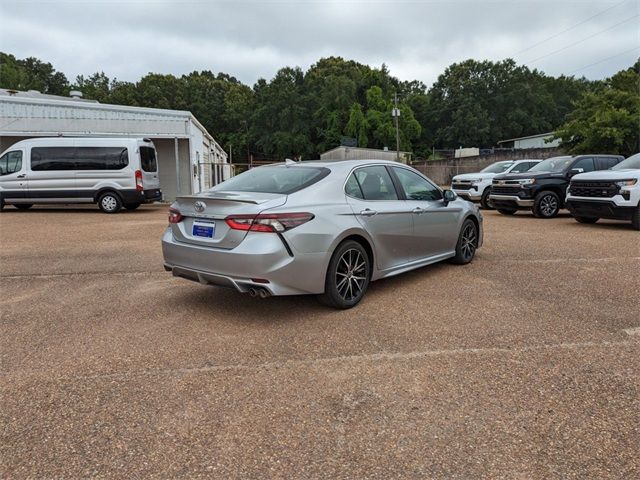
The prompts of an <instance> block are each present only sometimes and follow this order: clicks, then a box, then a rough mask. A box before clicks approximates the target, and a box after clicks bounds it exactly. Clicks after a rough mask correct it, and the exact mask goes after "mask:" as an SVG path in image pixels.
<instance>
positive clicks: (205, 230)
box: [191, 221, 216, 238]
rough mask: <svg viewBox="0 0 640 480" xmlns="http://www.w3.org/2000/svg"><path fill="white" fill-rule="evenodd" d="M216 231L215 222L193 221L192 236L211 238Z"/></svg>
mask: <svg viewBox="0 0 640 480" xmlns="http://www.w3.org/2000/svg"><path fill="white" fill-rule="evenodd" d="M215 233H216V222H203V221H195V222H193V229H192V230H191V234H192V235H193V236H194V237H204V238H213V236H214V235H215Z"/></svg>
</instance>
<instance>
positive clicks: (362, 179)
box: [355, 166, 398, 200]
mask: <svg viewBox="0 0 640 480" xmlns="http://www.w3.org/2000/svg"><path fill="white" fill-rule="evenodd" d="M355 176H356V179H357V180H358V184H359V185H360V189H361V190H362V195H363V196H364V199H365V200H398V194H397V193H396V189H395V187H394V186H393V181H391V176H390V175H389V172H387V169H386V168H385V167H383V166H376V167H363V168H359V169H358V170H356V171H355Z"/></svg>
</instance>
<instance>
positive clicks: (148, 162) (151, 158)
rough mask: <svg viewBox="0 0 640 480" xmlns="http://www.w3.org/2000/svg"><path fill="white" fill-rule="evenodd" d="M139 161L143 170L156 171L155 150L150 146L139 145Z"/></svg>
mask: <svg viewBox="0 0 640 480" xmlns="http://www.w3.org/2000/svg"><path fill="white" fill-rule="evenodd" d="M140 163H141V166H142V170H144V171H145V172H157V171H158V163H157V162H156V150H155V149H154V148H151V147H140Z"/></svg>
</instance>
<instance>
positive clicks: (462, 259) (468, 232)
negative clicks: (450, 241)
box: [451, 218, 478, 265]
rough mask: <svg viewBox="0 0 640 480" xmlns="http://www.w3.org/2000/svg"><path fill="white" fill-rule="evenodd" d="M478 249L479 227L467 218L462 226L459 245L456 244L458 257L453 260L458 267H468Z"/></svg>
mask: <svg viewBox="0 0 640 480" xmlns="http://www.w3.org/2000/svg"><path fill="white" fill-rule="evenodd" d="M477 249H478V227H477V226H476V224H475V222H474V221H473V220H471V219H470V218H467V219H466V220H465V221H464V223H463V224H462V228H461V229H460V234H459V235H458V243H457V244H456V256H455V257H453V258H452V259H451V262H452V263H455V264H456V265H466V264H467V263H470V262H471V260H473V257H474V256H475V254H476V250H477Z"/></svg>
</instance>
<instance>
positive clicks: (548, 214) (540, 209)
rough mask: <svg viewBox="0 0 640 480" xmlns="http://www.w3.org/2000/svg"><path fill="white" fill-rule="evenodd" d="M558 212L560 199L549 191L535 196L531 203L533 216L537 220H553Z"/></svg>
mask: <svg viewBox="0 0 640 480" xmlns="http://www.w3.org/2000/svg"><path fill="white" fill-rule="evenodd" d="M559 211H560V197H558V194H557V193H555V192H551V191H549V190H547V191H545V192H540V193H539V194H538V195H536V199H535V200H534V202H533V214H534V215H535V216H536V217H538V218H553V217H555V216H557V215H558V212H559Z"/></svg>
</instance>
